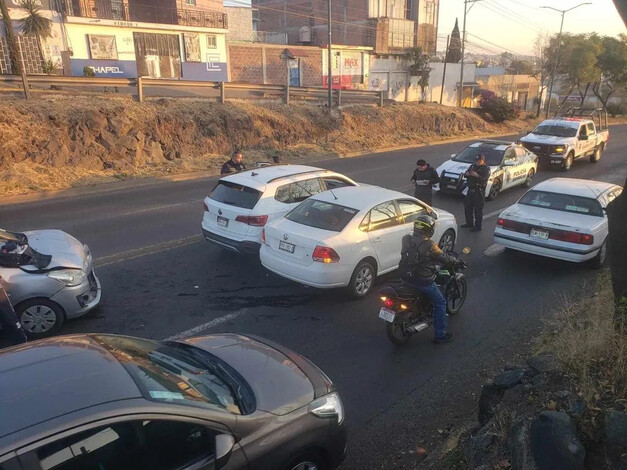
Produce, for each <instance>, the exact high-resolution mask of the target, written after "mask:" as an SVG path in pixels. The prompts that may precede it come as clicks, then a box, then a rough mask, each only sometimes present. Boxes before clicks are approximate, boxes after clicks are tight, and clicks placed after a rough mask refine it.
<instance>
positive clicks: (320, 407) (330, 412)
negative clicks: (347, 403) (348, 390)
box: [309, 392, 344, 424]
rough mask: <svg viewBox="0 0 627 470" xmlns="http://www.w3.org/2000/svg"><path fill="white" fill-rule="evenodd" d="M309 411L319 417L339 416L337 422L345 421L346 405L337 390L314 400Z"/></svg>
mask: <svg viewBox="0 0 627 470" xmlns="http://www.w3.org/2000/svg"><path fill="white" fill-rule="evenodd" d="M309 411H310V412H311V413H313V414H314V415H316V416H318V417H319V418H337V424H342V423H343V422H344V406H343V405H342V400H340V396H339V395H338V394H337V393H336V392H333V393H329V394H328V395H325V396H323V397H320V398H318V399H317V400H314V401H312V402H311V404H310V405H309Z"/></svg>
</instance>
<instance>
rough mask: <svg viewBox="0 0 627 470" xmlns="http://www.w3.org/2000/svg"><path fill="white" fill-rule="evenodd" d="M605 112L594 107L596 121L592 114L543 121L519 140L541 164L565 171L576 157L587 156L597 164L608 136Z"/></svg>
mask: <svg viewBox="0 0 627 470" xmlns="http://www.w3.org/2000/svg"><path fill="white" fill-rule="evenodd" d="M604 111H605V110H595V112H599V119H598V121H599V122H598V124H597V123H595V120H594V117H593V116H592V115H589V116H590V117H584V116H581V115H569V116H566V117H557V118H554V119H549V120H546V121H543V122H542V123H540V125H539V126H538V127H536V128H535V129H534V130H533V131H531V132H530V133H529V134H528V135H526V136H525V137H523V138H521V139H520V142H521V143H522V145H523V146H524V147H525V148H527V149H528V150H529V151H531V152H533V153H535V154H536V155H537V156H538V157H539V159H540V163H541V164H548V165H552V166H559V167H560V168H561V169H562V170H564V171H568V170H570V168H571V166H572V165H573V162H574V161H575V160H576V159H578V158H585V157H588V158H589V159H590V161H591V162H592V163H596V162H598V161H599V160H600V159H601V155H602V154H603V150H605V147H606V146H607V141H608V139H609V137H610V134H609V130H608V128H607V114H606V113H603V112H604ZM603 117H604V118H605V119H603ZM603 121H605V122H604V123H603Z"/></svg>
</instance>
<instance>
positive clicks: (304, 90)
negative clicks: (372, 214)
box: [0, 75, 384, 106]
mask: <svg viewBox="0 0 627 470" xmlns="http://www.w3.org/2000/svg"><path fill="white" fill-rule="evenodd" d="M2 85H9V86H11V85H12V86H13V87H14V88H15V89H11V90H9V91H22V92H23V93H24V97H25V98H26V99H31V98H32V93H31V92H33V91H37V92H38V93H46V92H55V93H59V92H63V91H71V92H72V93H76V92H77V91H88V92H96V93H104V92H105V91H108V90H107V89H108V88H109V87H113V88H115V89H116V90H115V91H116V92H117V93H121V94H130V95H133V96H136V97H137V100H138V101H139V102H140V103H143V102H144V100H145V97H147V96H151V97H201V98H211V99H216V100H217V101H219V102H221V103H225V102H226V101H227V100H231V99H244V100H281V101H283V102H284V103H286V104H290V102H291V101H301V102H307V101H316V102H319V101H323V102H326V100H327V97H328V90H327V89H326V88H322V87H320V88H317V87H291V86H287V85H255V84H250V83H225V82H204V81H189V80H162V79H153V78H144V77H140V78H95V77H65V76H49V75H29V76H26V75H23V76H18V75H0V86H2ZM64 88H66V89H68V90H64ZM77 88H78V89H79V90H77ZM103 88H104V89H105V90H102V89H103ZM0 91H7V90H6V89H5V90H0ZM333 100H334V105H336V106H342V105H345V104H352V103H370V104H376V105H378V106H383V104H384V92H379V91H367V90H333Z"/></svg>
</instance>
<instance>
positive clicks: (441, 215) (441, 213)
mask: <svg viewBox="0 0 627 470" xmlns="http://www.w3.org/2000/svg"><path fill="white" fill-rule="evenodd" d="M433 210H434V211H436V212H437V213H438V219H437V220H438V222H444V221H445V220H451V221H453V222H455V223H457V222H456V219H455V216H454V215H453V214H451V213H450V212H448V211H445V210H444V209H438V208H437V207H434V208H433Z"/></svg>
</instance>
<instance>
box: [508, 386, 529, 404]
mask: <svg viewBox="0 0 627 470" xmlns="http://www.w3.org/2000/svg"><path fill="white" fill-rule="evenodd" d="M526 395H527V394H526V389H525V386H524V385H523V384H517V385H514V386H513V387H512V388H510V389H507V390H505V394H504V395H503V404H504V405H505V406H508V407H514V406H516V405H518V404H519V403H520V402H522V401H523V400H524V399H525V396H526Z"/></svg>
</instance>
